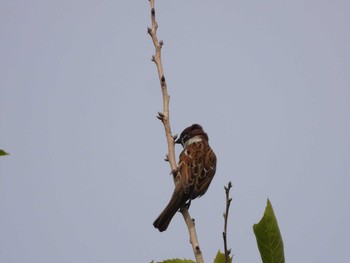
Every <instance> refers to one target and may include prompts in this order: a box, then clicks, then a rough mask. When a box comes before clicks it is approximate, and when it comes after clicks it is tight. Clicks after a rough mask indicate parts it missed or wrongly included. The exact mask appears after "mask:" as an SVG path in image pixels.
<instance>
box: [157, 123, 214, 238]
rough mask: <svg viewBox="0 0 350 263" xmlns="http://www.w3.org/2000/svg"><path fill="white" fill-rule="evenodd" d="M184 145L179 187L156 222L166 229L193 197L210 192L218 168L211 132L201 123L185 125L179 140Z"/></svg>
mask: <svg viewBox="0 0 350 263" xmlns="http://www.w3.org/2000/svg"><path fill="white" fill-rule="evenodd" d="M175 143H177V144H181V145H182V146H183V150H182V152H181V153H180V156H179V162H178V168H177V171H176V172H175V174H176V177H177V178H176V180H175V182H176V183H175V189H174V192H173V194H172V196H171V199H170V201H169V203H168V205H167V206H166V207H165V209H164V210H163V212H162V213H161V214H160V215H159V216H158V218H157V219H156V220H155V221H154V223H153V226H154V227H155V228H157V229H158V230H159V231H160V232H163V231H165V230H166V229H167V228H168V226H169V224H170V222H171V220H172V218H173V217H174V215H175V214H176V212H177V211H178V210H179V209H180V208H181V207H182V206H184V205H186V206H188V207H189V205H190V203H191V200H193V199H195V198H197V197H200V196H202V195H204V194H205V193H206V191H207V190H208V188H209V185H210V183H211V181H212V179H213V177H214V175H215V171H216V155H215V153H214V152H213V150H212V149H211V147H210V146H209V138H208V135H207V134H206V133H205V132H204V130H203V128H202V126H201V125H199V124H192V125H191V126H189V127H187V128H185V129H184V130H183V132H182V133H181V135H180V137H179V138H178V139H177V140H176V141H175Z"/></svg>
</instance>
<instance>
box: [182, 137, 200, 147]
mask: <svg viewBox="0 0 350 263" xmlns="http://www.w3.org/2000/svg"><path fill="white" fill-rule="evenodd" d="M201 141H202V138H201V137H200V136H194V137H193V138H191V139H189V140H188V141H187V142H186V143H185V147H187V146H188V145H190V144H192V143H195V142H201Z"/></svg>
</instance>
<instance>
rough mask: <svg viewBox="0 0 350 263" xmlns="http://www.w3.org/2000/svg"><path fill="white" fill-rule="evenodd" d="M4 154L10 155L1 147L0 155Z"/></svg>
mask: <svg viewBox="0 0 350 263" xmlns="http://www.w3.org/2000/svg"><path fill="white" fill-rule="evenodd" d="M2 155H9V154H8V153H7V152H5V151H4V150H1V149H0V156H2Z"/></svg>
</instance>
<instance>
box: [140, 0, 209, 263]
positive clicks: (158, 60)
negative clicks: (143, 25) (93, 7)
mask: <svg viewBox="0 0 350 263" xmlns="http://www.w3.org/2000/svg"><path fill="white" fill-rule="evenodd" d="M149 1H150V4H151V19H152V27H151V28H148V30H147V32H148V34H149V35H150V36H151V38H152V41H153V44H154V47H155V51H156V54H155V55H154V56H152V61H153V62H154V63H155V64H156V66H157V69H158V77H159V81H160V86H161V89H162V95H163V112H158V116H157V118H158V119H159V120H161V121H162V123H163V125H164V130H165V136H166V139H167V143H168V153H167V155H166V158H165V160H166V161H168V162H169V164H170V167H171V171H172V172H173V174H174V183H175V184H176V180H177V176H176V174H177V172H176V171H177V165H176V159H175V147H174V142H175V139H176V136H173V135H172V133H171V129H170V118H169V99H170V97H169V95H168V89H167V83H166V79H165V76H164V71H163V65H162V57H161V50H162V47H163V44H164V43H163V41H159V40H158V37H157V29H158V23H157V21H156V11H155V8H154V0H149ZM180 212H181V213H182V216H183V218H184V220H185V222H186V225H187V228H188V232H189V235H190V243H191V245H192V249H193V253H194V255H195V258H196V261H197V262H199V263H203V262H204V260H203V255H202V252H201V249H200V246H199V243H198V238H197V234H196V229H195V225H194V222H193V220H192V218H191V216H190V214H189V213H188V210H187V208H186V207H182V208H181V209H180Z"/></svg>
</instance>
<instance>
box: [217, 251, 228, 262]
mask: <svg viewBox="0 0 350 263" xmlns="http://www.w3.org/2000/svg"><path fill="white" fill-rule="evenodd" d="M231 262H232V257H230V256H229V257H228V263H231ZM214 263H225V253H221V252H220V250H219V251H218V253H217V254H216V257H215V259H214Z"/></svg>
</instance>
